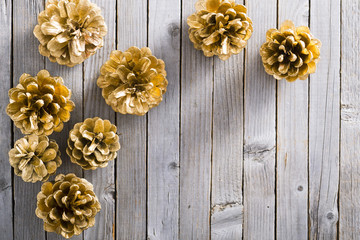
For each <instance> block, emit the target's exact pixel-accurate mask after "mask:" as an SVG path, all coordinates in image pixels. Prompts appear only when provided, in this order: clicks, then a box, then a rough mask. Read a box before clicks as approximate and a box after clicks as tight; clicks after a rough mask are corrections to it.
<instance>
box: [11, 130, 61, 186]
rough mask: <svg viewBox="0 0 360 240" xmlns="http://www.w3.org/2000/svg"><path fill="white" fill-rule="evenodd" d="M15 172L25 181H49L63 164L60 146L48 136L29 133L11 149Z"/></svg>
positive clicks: (12, 164)
mask: <svg viewBox="0 0 360 240" xmlns="http://www.w3.org/2000/svg"><path fill="white" fill-rule="evenodd" d="M9 162H10V165H11V166H12V167H13V168H14V173H15V174H16V175H17V176H20V177H21V178H22V179H23V180H24V181H25V182H32V183H35V182H37V181H47V180H48V179H49V177H50V175H53V174H55V172H56V169H57V168H58V167H59V166H60V165H61V163H62V162H61V159H60V151H59V146H58V145H57V144H56V142H55V141H54V140H49V138H48V137H47V136H37V135H27V136H25V137H23V138H21V139H19V140H17V141H16V142H15V146H14V148H13V149H11V150H10V151H9Z"/></svg>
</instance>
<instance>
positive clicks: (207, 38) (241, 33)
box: [187, 0, 253, 60]
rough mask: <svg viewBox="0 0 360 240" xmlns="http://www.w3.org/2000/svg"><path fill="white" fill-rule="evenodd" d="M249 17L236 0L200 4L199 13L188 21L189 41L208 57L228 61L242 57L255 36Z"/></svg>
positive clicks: (198, 3) (207, 0)
mask: <svg viewBox="0 0 360 240" xmlns="http://www.w3.org/2000/svg"><path fill="white" fill-rule="evenodd" d="M246 14H247V9H246V7H245V6H243V5H241V4H236V3H235V1H234V0H199V1H198V2H197V3H196V13H194V14H192V15H191V16H189V17H188V19H187V23H188V25H189V26H190V28H189V36H190V40H191V41H192V42H193V43H194V47H195V48H196V49H198V50H202V51H203V52H204V54H205V56H207V57H212V56H214V55H217V56H219V58H220V59H221V60H227V59H228V58H229V57H230V56H231V55H232V54H238V53H240V52H241V50H242V49H243V48H245V46H246V43H247V40H249V39H250V37H251V35H252V32H253V27H252V21H251V19H250V18H249V17H248V16H247V15H246Z"/></svg>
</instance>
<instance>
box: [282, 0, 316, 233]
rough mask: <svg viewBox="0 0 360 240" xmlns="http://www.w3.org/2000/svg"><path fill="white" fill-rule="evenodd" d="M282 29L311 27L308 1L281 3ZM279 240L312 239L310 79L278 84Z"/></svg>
mask: <svg viewBox="0 0 360 240" xmlns="http://www.w3.org/2000/svg"><path fill="white" fill-rule="evenodd" d="M278 19H279V26H280V24H281V23H282V22H283V21H285V20H287V19H291V20H292V21H293V22H294V24H295V25H296V26H301V25H305V26H308V21H309V1H308V0H294V1H289V0H279V16H278ZM277 106H278V109H277V216H278V217H277V226H276V230H277V232H276V235H277V238H278V239H289V238H290V239H291V238H295V239H307V238H308V80H305V81H301V80H298V81H295V82H291V83H289V82H287V81H286V80H282V81H279V82H278V98H277Z"/></svg>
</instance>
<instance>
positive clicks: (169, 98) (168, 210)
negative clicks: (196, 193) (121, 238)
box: [147, 0, 181, 240]
mask: <svg viewBox="0 0 360 240" xmlns="http://www.w3.org/2000/svg"><path fill="white" fill-rule="evenodd" d="M149 4H150V5H149V47H150V48H151V50H152V51H153V54H155V56H156V57H158V58H161V59H163V60H164V61H165V64H166V71H167V76H168V77H167V78H168V81H169V85H168V88H167V92H166V94H165V96H164V100H163V102H162V103H161V104H160V105H159V106H158V107H156V108H154V109H152V110H151V111H150V112H149V114H148V203H147V204H148V205H147V206H148V210H147V211H148V212H147V214H148V215H147V216H148V220H147V222H148V226H147V235H148V239H154V240H155V239H169V240H170V239H174V240H175V239H179V236H178V234H179V134H180V133H179V114H180V113H179V105H180V8H181V6H180V5H181V4H180V0H168V1H162V0H152V1H149ZM160 16H161V17H160Z"/></svg>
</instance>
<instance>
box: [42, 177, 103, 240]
mask: <svg viewBox="0 0 360 240" xmlns="http://www.w3.org/2000/svg"><path fill="white" fill-rule="evenodd" d="M100 209H101V206H100V202H99V200H98V198H97V197H96V195H95V193H94V189H93V185H92V184H91V183H89V182H88V181H87V180H86V179H84V178H79V177H76V176H75V174H72V173H71V174H67V175H66V176H65V175H63V174H59V175H58V176H57V177H56V178H55V182H46V183H44V184H43V185H42V187H41V191H40V192H39V193H38V195H37V208H36V211H35V213H36V216H38V217H39V218H41V219H43V220H44V229H45V231H48V232H56V233H57V234H61V235H62V236H63V237H65V238H71V237H72V236H73V235H79V234H81V232H82V231H84V230H86V229H87V228H89V227H92V226H94V224H95V215H96V214H97V213H98V212H99V211H100Z"/></svg>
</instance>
